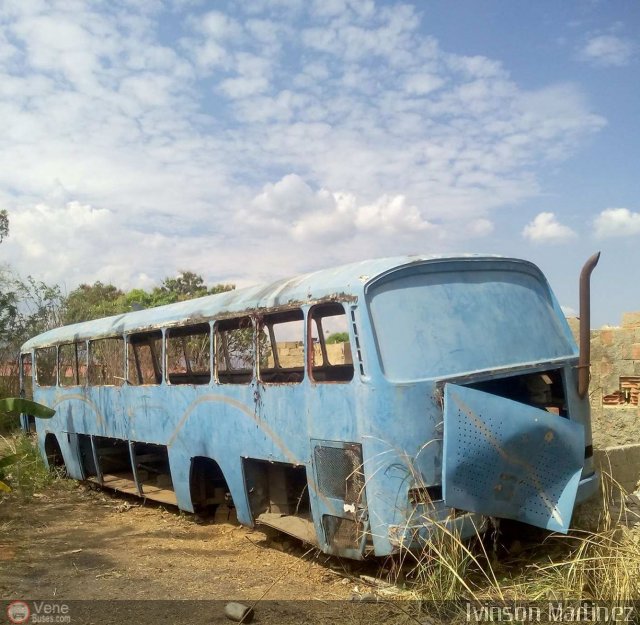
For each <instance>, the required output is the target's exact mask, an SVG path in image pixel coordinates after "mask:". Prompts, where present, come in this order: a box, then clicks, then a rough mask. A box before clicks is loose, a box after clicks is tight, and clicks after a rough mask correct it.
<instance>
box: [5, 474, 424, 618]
mask: <svg viewBox="0 0 640 625" xmlns="http://www.w3.org/2000/svg"><path fill="white" fill-rule="evenodd" d="M379 568H380V564H379V563H375V564H358V563H351V562H348V561H342V560H339V559H337V558H330V557H327V556H325V555H323V554H320V553H318V552H317V551H316V550H310V549H309V548H308V546H305V545H303V544H302V543H300V542H298V541H296V540H294V539H291V538H288V537H287V536H285V535H283V534H279V533H277V532H275V531H274V532H272V531H271V530H267V529H266V528H265V530H264V531H262V530H251V529H248V528H245V527H242V526H240V525H237V524H233V523H231V522H228V521H222V522H221V521H217V522H215V523H214V522H213V521H212V520H205V521H204V522H203V521H202V520H201V519H198V518H197V517H196V516H194V515H189V514H183V513H180V512H179V511H178V510H177V509H174V508H171V507H163V506H161V505H157V504H154V503H151V502H148V501H147V502H145V501H143V500H140V499H137V498H134V497H129V496H126V495H121V494H116V493H113V492H111V491H109V490H99V489H97V490H96V489H93V488H92V487H90V486H89V485H86V484H79V483H76V482H73V481H70V480H65V481H57V482H55V483H54V484H53V485H51V486H49V487H48V488H47V489H45V490H44V491H43V492H41V493H38V494H36V495H35V496H34V497H33V498H32V499H31V500H30V501H26V502H25V501H20V500H18V499H14V498H8V499H5V500H4V501H3V502H1V503H0V597H1V598H3V599H4V600H5V604H6V603H7V602H8V601H11V600H14V599H49V600H54V599H55V600H65V601H67V600H71V605H72V608H73V609H72V613H73V614H75V615H76V616H75V618H74V619H73V620H71V622H72V623H76V622H87V623H120V622H131V621H133V622H136V623H141V622H154V623H164V622H167V623H179V622H203V623H204V622H227V623H229V622H231V621H229V620H225V618H224V608H225V604H226V602H227V601H229V600H236V601H242V602H243V603H245V604H247V605H254V604H255V608H254V610H255V619H254V622H256V623H261V622H279V623H288V622H291V623H306V622H323V621H326V622H331V623H341V622H353V623H358V622H366V623H371V618H372V616H373V615H371V614H367V610H372V609H374V607H375V609H376V610H377V612H376V614H375V622H383V621H387V622H416V620H415V619H414V618H410V619H409V620H408V621H407V618H408V617H407V616H406V615H404V617H402V618H400V616H401V615H400V616H399V614H398V611H397V610H392V609H391V608H390V607H386V608H385V610H386V611H385V612H384V613H383V614H381V613H380V607H379V606H380V602H378V603H377V604H376V605H375V606H372V607H369V606H366V605H365V603H367V604H368V603H369V602H370V601H373V600H374V599H375V595H376V594H377V593H379V588H377V587H375V586H371V585H369V584H367V583H366V582H363V581H362V579H361V578H360V575H362V574H365V575H373V576H375V575H376V574H377V573H378V572H379ZM363 598H364V599H365V601H362V599H363ZM150 599H154V600H173V601H165V602H148V603H145V604H141V600H150ZM378 599H380V597H378ZM72 600H101V601H100V602H95V601H92V602H87V601H85V602H83V603H78V604H77V605H76V604H74V602H73V601H72ZM126 600H130V601H126ZM175 600H189V601H175ZM193 600H198V601H197V602H195V601H193ZM204 600H208V601H204ZM210 601H217V603H209V602H210ZM141 605H143V606H144V607H143V608H141ZM356 605H359V606H362V607H359V608H358V609H357V610H355V612H354V609H355V606H356ZM345 606H346V608H345ZM351 606H354V608H351ZM345 609H347V612H348V619H346V620H345V618H346V616H347V613H345ZM141 611H142V612H143V614H142V613H141ZM79 615H80V616H81V618H80V616H79ZM4 616H5V610H3V611H2V613H1V614H0V622H4V621H3V620H2V619H3V618H4ZM320 616H322V617H324V618H319V617H320ZM398 618H400V620H397V619H398ZM147 619H148V620H147ZM327 619H328V620H327ZM361 619H362V620H361ZM389 619H390V620H389ZM58 622H60V621H58ZM420 622H427V621H424V620H423V621H420Z"/></svg>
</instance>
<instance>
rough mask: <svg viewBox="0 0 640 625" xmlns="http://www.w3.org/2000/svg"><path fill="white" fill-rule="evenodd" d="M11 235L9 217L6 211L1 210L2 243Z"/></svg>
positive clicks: (0, 231) (0, 238)
mask: <svg viewBox="0 0 640 625" xmlns="http://www.w3.org/2000/svg"><path fill="white" fill-rule="evenodd" d="M8 234H9V215H7V211H6V210H5V209H2V210H0V243H2V241H3V239H4V238H5V237H6V236H7V235H8Z"/></svg>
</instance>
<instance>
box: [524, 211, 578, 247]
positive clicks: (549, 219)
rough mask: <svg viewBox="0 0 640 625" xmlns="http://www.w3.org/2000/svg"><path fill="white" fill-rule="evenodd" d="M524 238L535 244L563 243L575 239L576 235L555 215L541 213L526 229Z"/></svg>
mask: <svg viewBox="0 0 640 625" xmlns="http://www.w3.org/2000/svg"><path fill="white" fill-rule="evenodd" d="M522 236H523V237H524V238H525V239H529V240H530V241H534V242H535V243H563V242H565V241H568V240H570V239H573V238H575V237H576V233H575V232H574V231H573V230H572V229H571V228H569V227H568V226H564V225H562V224H561V223H560V222H559V221H558V219H557V218H556V216H555V214H554V213H539V214H538V215H536V217H535V218H534V219H533V221H531V222H530V223H528V224H527V225H526V226H525V227H524V230H523V231H522Z"/></svg>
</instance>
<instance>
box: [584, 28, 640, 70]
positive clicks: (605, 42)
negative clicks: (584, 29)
mask: <svg viewBox="0 0 640 625" xmlns="http://www.w3.org/2000/svg"><path fill="white" fill-rule="evenodd" d="M636 48H637V46H636V44H635V43H634V42H633V41H631V40H629V39H625V38H623V37H618V36H616V35H595V36H593V37H590V38H589V39H588V40H587V42H586V43H585V44H584V46H583V47H582V48H580V49H579V50H578V59H579V60H581V61H584V62H586V63H590V64H591V65H595V66H598V67H622V66H624V65H628V64H629V63H630V62H631V59H632V58H633V56H634V54H635V52H636Z"/></svg>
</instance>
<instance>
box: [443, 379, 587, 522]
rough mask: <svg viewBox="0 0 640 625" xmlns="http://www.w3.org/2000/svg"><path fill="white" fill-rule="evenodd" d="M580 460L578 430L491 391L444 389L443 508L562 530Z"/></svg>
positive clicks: (570, 507) (568, 515)
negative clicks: (447, 507) (445, 506)
mask: <svg viewBox="0 0 640 625" xmlns="http://www.w3.org/2000/svg"><path fill="white" fill-rule="evenodd" d="M583 462H584V428H583V426H582V425H580V424H578V423H574V422H572V421H569V420H568V419H565V418H563V417H559V416H557V415H554V414H551V413H549V412H547V411H545V410H539V409H537V408H532V407H531V406H527V405H525V404H521V403H519V402H514V401H511V400H508V399H504V398H502V397H498V396H496V395H491V394H489V393H484V392H482V391H477V390H474V389H470V388H466V387H462V386H456V385H454V384H448V385H447V386H446V389H445V418H444V459H443V491H444V500H445V504H446V505H447V506H450V507H453V508H459V509H462V510H469V511H472V512H479V513H481V514H486V515H490V516H496V517H501V518H508V519H515V520H518V521H523V522H525V523H529V524H531V525H536V526H538V527H544V528H547V529H551V530H556V531H560V532H565V533H566V532H567V531H568V528H569V522H570V520H571V514H572V512H573V506H574V503H575V497H576V492H577V489H578V483H579V481H580V474H581V471H582V466H583Z"/></svg>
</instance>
